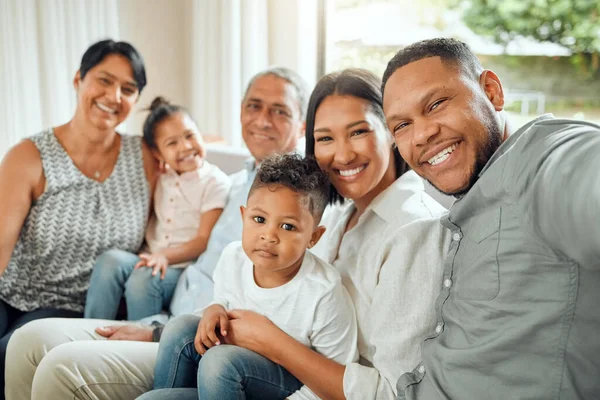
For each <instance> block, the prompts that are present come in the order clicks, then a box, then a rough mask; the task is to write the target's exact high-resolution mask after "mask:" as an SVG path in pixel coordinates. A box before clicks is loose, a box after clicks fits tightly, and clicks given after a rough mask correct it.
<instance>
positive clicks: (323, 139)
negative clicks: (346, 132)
mask: <svg viewBox="0 0 600 400" xmlns="http://www.w3.org/2000/svg"><path fill="white" fill-rule="evenodd" d="M331 140H333V139H332V138H331V137H330V136H321V137H320V138H317V142H329V141H331Z"/></svg>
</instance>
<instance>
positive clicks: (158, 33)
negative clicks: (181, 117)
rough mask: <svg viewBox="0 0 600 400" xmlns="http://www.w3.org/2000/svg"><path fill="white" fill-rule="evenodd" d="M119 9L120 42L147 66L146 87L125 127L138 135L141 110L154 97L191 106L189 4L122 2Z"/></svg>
mask: <svg viewBox="0 0 600 400" xmlns="http://www.w3.org/2000/svg"><path fill="white" fill-rule="evenodd" d="M118 7H119V8H118V12H119V33H120V40H124V41H128V42H130V43H131V44H133V45H134V46H135V47H136V48H137V49H138V50H139V51H140V53H141V54H142V56H143V57H144V61H145V64H146V75H147V78H148V85H147V86H146V88H145V89H144V91H143V92H142V95H141V96H140V99H139V101H138V104H137V106H136V107H135V109H134V111H133V112H132V113H131V115H130V117H129V120H128V122H127V125H126V127H127V130H128V131H129V133H133V134H141V132H142V125H143V122H144V119H145V118H146V114H147V113H146V112H144V111H141V112H140V110H142V109H143V108H146V107H147V106H148V105H149V104H150V102H151V101H152V99H154V97H155V96H157V95H162V96H165V97H166V98H168V99H169V100H171V101H172V102H174V103H177V104H182V105H189V104H190V98H191V93H190V89H189V88H190V85H189V77H190V73H191V71H192V69H193V66H192V65H190V54H189V51H188V49H189V47H190V42H189V41H190V39H191V30H190V22H189V21H190V12H189V11H190V9H191V0H176V1H174V0H121V1H119V2H118Z"/></svg>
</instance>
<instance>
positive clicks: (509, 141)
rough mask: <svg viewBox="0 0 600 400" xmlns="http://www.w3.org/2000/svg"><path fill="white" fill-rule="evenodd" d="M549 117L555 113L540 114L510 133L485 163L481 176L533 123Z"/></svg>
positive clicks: (552, 116)
mask: <svg viewBox="0 0 600 400" xmlns="http://www.w3.org/2000/svg"><path fill="white" fill-rule="evenodd" d="M549 119H554V115H552V114H544V115H540V116H539V117H537V118H536V119H534V120H532V121H529V122H528V123H526V124H525V125H523V126H522V127H521V128H519V129H518V130H517V131H516V132H515V133H513V134H512V135H510V136H509V137H508V138H507V139H506V140H505V141H504V143H502V144H501V145H500V147H499V148H498V150H496V152H495V153H494V154H493V155H492V157H490V159H489V160H488V162H487V164H485V167H483V169H482V170H481V172H479V175H478V176H479V177H481V175H483V174H484V173H485V171H487V170H488V169H490V167H491V166H492V165H494V163H495V162H496V161H498V159H499V158H500V157H502V155H504V154H505V153H506V152H507V151H508V150H510V148H511V147H512V146H513V145H514V144H515V143H516V142H517V141H518V140H519V138H520V137H521V136H522V135H523V132H525V131H527V130H528V129H529V128H530V127H531V126H532V125H533V124H536V123H538V122H540V121H546V120H549Z"/></svg>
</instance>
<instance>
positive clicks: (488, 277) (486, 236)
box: [456, 208, 501, 300]
mask: <svg viewBox="0 0 600 400" xmlns="http://www.w3.org/2000/svg"><path fill="white" fill-rule="evenodd" d="M500 215H501V209H500V208H497V209H494V210H490V211H486V212H484V213H482V214H479V215H477V216H475V217H473V219H472V220H471V221H470V222H469V223H468V225H467V226H468V229H466V230H465V232H467V233H466V234H465V236H464V237H463V239H462V243H461V244H463V245H464V250H463V251H462V252H461V253H462V254H461V256H460V258H459V260H461V261H460V265H459V268H458V271H457V279H456V293H457V294H456V296H457V297H458V298H461V299H464V300H492V299H494V298H495V297H496V296H497V295H498V291H499V290H500V273H499V264H498V245H499V242H500Z"/></svg>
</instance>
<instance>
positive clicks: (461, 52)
mask: <svg viewBox="0 0 600 400" xmlns="http://www.w3.org/2000/svg"><path fill="white" fill-rule="evenodd" d="M429 57H440V58H441V59H442V62H443V63H444V64H446V65H448V66H451V67H458V68H459V69H460V71H461V72H462V73H463V74H466V75H467V76H468V77H469V78H471V79H474V80H475V81H478V80H479V76H480V75H481V73H482V72H483V67H482V66H481V63H480V62H479V59H478V58H477V56H475V54H473V52H472V51H471V49H470V48H469V46H467V45H466V44H465V43H463V42H461V41H459V40H456V39H450V38H437V39H428V40H422V41H420V42H417V43H413V44H411V45H410V46H407V47H405V48H403V49H402V50H400V51H398V52H397V53H396V55H394V57H392V59H391V60H390V62H389V63H388V65H387V68H386V69H385V72H384V73H383V79H382V84H381V92H382V93H383V92H384V90H385V84H386V83H387V81H388V79H390V76H392V74H393V73H394V72H396V70H397V69H398V68H402V67H404V66H405V65H407V64H410V63H412V62H415V61H419V60H422V59H424V58H429Z"/></svg>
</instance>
